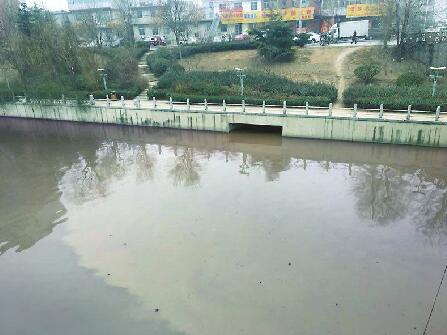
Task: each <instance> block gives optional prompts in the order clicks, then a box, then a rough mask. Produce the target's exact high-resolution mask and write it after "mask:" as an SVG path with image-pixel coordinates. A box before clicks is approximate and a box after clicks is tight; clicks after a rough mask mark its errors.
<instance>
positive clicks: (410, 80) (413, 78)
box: [396, 71, 426, 86]
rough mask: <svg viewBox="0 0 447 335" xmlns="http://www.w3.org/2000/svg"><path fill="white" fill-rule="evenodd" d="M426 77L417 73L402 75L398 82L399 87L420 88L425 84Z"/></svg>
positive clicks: (410, 72)
mask: <svg viewBox="0 0 447 335" xmlns="http://www.w3.org/2000/svg"><path fill="white" fill-rule="evenodd" d="M425 79H426V77H425V76H424V75H422V74H420V73H417V72H412V71H409V72H405V73H402V74H401V75H400V76H399V78H397V80H396V85H397V86H420V85H422V84H423V83H424V82H425Z"/></svg>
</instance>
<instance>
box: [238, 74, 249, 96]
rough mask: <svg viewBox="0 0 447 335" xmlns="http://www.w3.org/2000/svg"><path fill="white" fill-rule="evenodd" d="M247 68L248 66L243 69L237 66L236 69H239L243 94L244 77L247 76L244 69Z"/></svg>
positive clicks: (242, 93)
mask: <svg viewBox="0 0 447 335" xmlns="http://www.w3.org/2000/svg"><path fill="white" fill-rule="evenodd" d="M245 69H247V68H246V67H244V68H243V69H241V68H238V67H237V68H235V70H236V71H237V73H238V74H237V76H238V77H239V79H240V80H241V96H244V78H245V77H246V75H245V74H244V70H245Z"/></svg>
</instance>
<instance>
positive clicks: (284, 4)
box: [281, 0, 287, 8]
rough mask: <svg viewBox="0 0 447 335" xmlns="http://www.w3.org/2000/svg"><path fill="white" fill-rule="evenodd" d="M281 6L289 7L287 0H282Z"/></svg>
mask: <svg viewBox="0 0 447 335" xmlns="http://www.w3.org/2000/svg"><path fill="white" fill-rule="evenodd" d="M281 8H287V0H281Z"/></svg>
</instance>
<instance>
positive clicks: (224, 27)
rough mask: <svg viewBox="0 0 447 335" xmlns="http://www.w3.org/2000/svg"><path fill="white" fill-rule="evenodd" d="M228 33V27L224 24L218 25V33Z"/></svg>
mask: <svg viewBox="0 0 447 335" xmlns="http://www.w3.org/2000/svg"><path fill="white" fill-rule="evenodd" d="M227 31H228V26H227V25H226V24H221V25H220V32H221V33H226V32H227Z"/></svg>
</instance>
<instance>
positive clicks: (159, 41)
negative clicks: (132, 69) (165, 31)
mask: <svg viewBox="0 0 447 335" xmlns="http://www.w3.org/2000/svg"><path fill="white" fill-rule="evenodd" d="M145 40H146V41H147V42H149V45H154V46H156V45H166V40H165V38H164V37H163V36H159V35H153V36H149V37H147V38H145Z"/></svg>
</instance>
